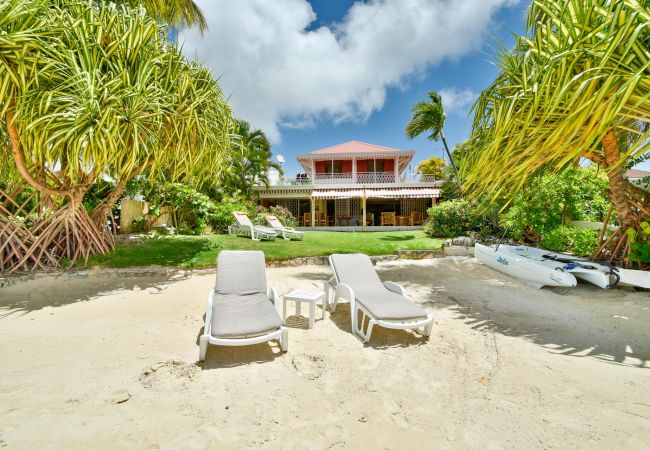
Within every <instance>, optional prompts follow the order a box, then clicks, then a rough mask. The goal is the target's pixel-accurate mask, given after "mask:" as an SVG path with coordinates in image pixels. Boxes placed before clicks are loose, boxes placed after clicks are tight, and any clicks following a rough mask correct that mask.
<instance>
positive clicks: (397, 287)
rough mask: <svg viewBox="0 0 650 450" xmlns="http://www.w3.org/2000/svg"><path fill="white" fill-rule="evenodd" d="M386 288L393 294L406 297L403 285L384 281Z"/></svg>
mask: <svg viewBox="0 0 650 450" xmlns="http://www.w3.org/2000/svg"><path fill="white" fill-rule="evenodd" d="M384 287H385V288H386V289H388V290H389V291H391V292H394V293H396V294H400V295H404V296H406V291H405V290H404V288H403V287H402V285H401V284H397V283H393V282H392V281H384Z"/></svg>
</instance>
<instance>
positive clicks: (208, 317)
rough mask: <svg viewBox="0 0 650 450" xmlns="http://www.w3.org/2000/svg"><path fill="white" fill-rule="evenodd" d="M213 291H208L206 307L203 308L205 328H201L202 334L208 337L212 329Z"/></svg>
mask: <svg viewBox="0 0 650 450" xmlns="http://www.w3.org/2000/svg"><path fill="white" fill-rule="evenodd" d="M214 293H215V292H214V289H210V294H209V295H208V306H206V308H205V326H204V327H203V334H204V335H205V336H209V335H210V333H211V331H212V330H211V329H210V328H212V304H213V302H214Z"/></svg>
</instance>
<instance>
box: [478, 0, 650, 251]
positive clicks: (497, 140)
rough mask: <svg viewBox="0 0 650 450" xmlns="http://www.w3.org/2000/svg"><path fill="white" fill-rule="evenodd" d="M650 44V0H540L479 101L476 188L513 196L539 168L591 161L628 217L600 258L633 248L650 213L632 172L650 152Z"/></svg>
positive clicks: (648, 199)
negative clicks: (632, 164) (628, 168)
mask: <svg viewBox="0 0 650 450" xmlns="http://www.w3.org/2000/svg"><path fill="white" fill-rule="evenodd" d="M649 41H650V5H649V4H648V3H647V2H639V1H637V0H606V1H599V2H594V1H593V0H534V2H533V4H532V6H531V8H530V11H529V17H528V35H527V36H521V37H519V38H518V40H517V44H516V46H515V48H514V49H513V50H508V49H507V48H505V47H504V48H503V49H502V50H501V51H500V52H499V55H498V59H497V62H496V63H497V66H498V67H499V69H500V73H499V75H498V76H497V78H496V80H495V81H494V82H493V83H492V85H490V86H489V87H488V88H487V89H485V90H484V91H483V92H482V93H481V95H480V97H479V99H478V100H477V102H476V104H475V105H474V110H475V118H474V124H473V129H472V142H473V144H474V145H475V148H476V149H477V153H476V155H475V157H474V158H473V164H472V169H471V170H470V171H469V174H468V176H467V179H466V181H467V183H468V186H469V187H471V188H473V189H474V191H475V192H476V193H477V194H481V193H488V194H490V195H491V196H493V197H497V196H499V195H505V196H512V195H514V193H516V191H517V190H518V189H519V188H521V187H522V186H523V185H524V183H525V182H526V181H527V180H528V178H529V177H530V176H531V175H532V174H534V173H535V172H538V171H540V170H549V169H550V170H559V169H561V168H563V167H566V166H567V165H571V164H578V163H579V162H580V160H581V159H583V158H584V159H588V160H590V161H592V162H594V163H596V164H598V165H599V166H600V167H602V168H603V169H604V170H605V172H606V173H607V175H608V178H609V186H610V187H609V198H610V200H611V202H612V204H613V209H614V211H615V212H616V215H617V217H618V219H619V221H620V223H621V227H619V229H618V230H617V231H616V232H614V234H613V235H612V236H611V237H610V238H609V239H608V240H606V241H603V243H602V245H601V247H600V248H599V249H598V251H597V253H596V255H594V256H595V257H599V258H600V257H608V258H610V259H618V258H621V257H624V256H625V255H627V254H629V252H630V250H631V246H630V242H629V241H628V234H627V233H628V230H638V229H639V226H640V222H641V221H642V220H643V218H644V217H648V216H650V206H649V205H650V194H649V193H648V192H645V191H643V190H642V189H640V188H638V187H636V186H634V185H633V184H631V183H630V182H629V181H628V180H627V179H625V177H624V169H625V165H626V163H627V162H628V161H631V160H632V159H633V158H637V157H639V156H641V155H642V154H644V153H645V152H647V151H648V150H649V149H650V132H649V131H648V126H647V125H648V123H649V122H650V50H649V49H648V42H649ZM549 201H553V199H549Z"/></svg>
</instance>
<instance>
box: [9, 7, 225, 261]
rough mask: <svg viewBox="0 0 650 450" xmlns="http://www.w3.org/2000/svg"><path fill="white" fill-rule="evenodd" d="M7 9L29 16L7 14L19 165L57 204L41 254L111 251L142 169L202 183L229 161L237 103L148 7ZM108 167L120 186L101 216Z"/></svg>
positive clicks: (41, 227)
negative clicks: (86, 203)
mask: <svg viewBox="0 0 650 450" xmlns="http://www.w3.org/2000/svg"><path fill="white" fill-rule="evenodd" d="M5 13H6V14H8V15H10V16H13V17H14V18H18V19H22V24H23V25H22V28H21V30H22V31H20V32H14V33H13V34H10V33H7V30H9V31H12V28H11V27H16V25H15V21H14V22H11V21H9V22H6V23H5V22H2V21H0V32H5V33H4V36H3V37H4V38H5V39H0V55H9V56H7V57H5V58H0V65H1V66H0V74H2V73H4V74H5V76H4V77H2V78H0V82H2V84H0V95H2V97H0V102H1V104H2V105H3V110H2V112H3V113H4V114H5V117H6V121H5V123H6V126H7V130H8V134H9V137H10V143H11V151H12V156H13V161H12V163H13V164H15V166H16V168H17V170H18V172H19V173H20V175H21V176H22V177H23V179H24V180H25V181H27V182H28V183H29V184H30V185H31V186H33V187H34V188H35V189H36V190H37V191H38V192H40V193H41V194H42V195H43V196H45V197H47V198H48V205H49V208H48V211H47V213H46V214H44V215H43V220H40V221H39V222H38V224H37V225H36V226H35V227H34V229H33V230H32V231H33V234H34V236H36V242H35V244H34V248H35V250H34V251H36V252H38V253H39V254H49V255H52V254H55V255H57V256H59V257H66V258H68V259H69V260H71V261H74V260H76V259H77V258H84V259H87V258H88V256H89V255H90V254H92V253H97V252H105V251H108V250H109V249H110V248H111V247H112V240H111V236H110V234H108V233H106V230H105V227H104V226H103V223H104V221H103V218H104V215H105V214H106V211H108V210H110V208H112V206H113V204H114V203H115V201H116V200H117V198H118V197H119V195H120V194H121V191H123V189H124V186H125V184H126V182H128V180H129V179H130V178H132V177H134V176H135V175H138V174H140V173H142V172H143V171H144V170H149V173H150V175H151V176H152V177H155V176H156V175H158V174H161V173H165V175H166V176H167V177H169V178H172V179H176V180H177V179H181V178H185V179H188V180H189V179H192V180H193V181H194V182H197V183H200V182H203V181H205V180H206V179H209V178H210V176H209V175H208V174H210V173H212V174H214V172H216V171H218V170H219V169H220V167H221V162H222V161H223V159H224V152H225V151H226V150H227V149H228V148H229V144H230V131H231V129H232V123H233V121H232V116H231V113H230V109H229V108H228V106H227V105H226V104H225V101H224V99H223V95H222V93H221V91H220V89H219V86H218V84H217V83H216V81H215V80H214V79H213V78H212V76H211V75H210V73H209V71H207V69H204V68H202V67H200V66H196V65H193V64H190V63H188V62H187V61H186V60H185V59H184V58H183V57H182V55H181V54H180V52H179V51H178V50H177V49H176V48H175V47H174V46H173V45H171V44H169V43H168V42H167V41H166V39H165V37H164V28H163V27H161V26H159V25H158V24H157V23H156V22H155V20H153V19H152V18H151V17H149V16H147V15H146V14H145V13H144V10H142V9H141V8H137V9H131V8H128V7H125V6H115V5H114V4H94V3H89V2H85V1H62V2H54V3H52V2H50V3H45V2H43V3H37V2H35V3H33V4H32V7H26V6H25V5H24V2H20V1H10V2H8V3H2V4H0V17H5ZM7 36H9V38H7ZM23 36H29V37H28V38H27V39H23ZM21 39H22V40H21ZM1 69H5V70H7V71H6V72H5V71H3V70H1ZM107 176H109V177H111V178H113V179H114V180H116V183H117V184H116V188H115V191H114V192H113V193H112V194H110V195H109V196H108V197H107V199H106V201H105V202H104V203H103V204H101V205H100V206H99V207H98V208H96V210H95V211H93V216H94V218H95V220H92V219H91V217H90V216H89V214H88V213H87V212H86V210H85V208H84V207H83V205H82V200H83V196H84V194H85V193H86V192H87V191H88V189H89V188H90V186H91V185H92V183H93V182H95V181H96V180H97V179H98V178H99V177H107ZM212 177H214V175H213V176H212ZM32 253H33V252H32Z"/></svg>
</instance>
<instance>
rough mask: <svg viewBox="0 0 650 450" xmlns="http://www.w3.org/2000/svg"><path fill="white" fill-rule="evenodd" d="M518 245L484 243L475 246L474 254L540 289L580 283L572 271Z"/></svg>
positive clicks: (477, 257) (491, 265) (486, 263)
mask: <svg viewBox="0 0 650 450" xmlns="http://www.w3.org/2000/svg"><path fill="white" fill-rule="evenodd" d="M516 248H517V247H515V246H511V245H499V246H498V248H494V247H488V246H486V245H482V244H476V245H475V246H474V256H475V257H476V259H478V260H479V261H481V262H482V263H483V264H485V265H487V266H489V267H492V268H493V269H495V270H498V271H499V272H503V273H505V274H506V275H510V276H512V277H515V278H519V279H520V280H522V281H524V282H525V283H527V284H529V285H531V286H533V287H535V288H537V289H539V288H541V287H542V286H557V287H573V286H575V285H576V284H578V282H577V280H576V278H575V276H573V275H572V274H571V273H569V272H566V271H563V270H558V269H557V265H556V263H548V262H546V261H545V260H544V259H543V258H539V259H538V258H533V257H530V256H528V254H527V252H524V251H523V250H522V251H516V250H515V249H516Z"/></svg>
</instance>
